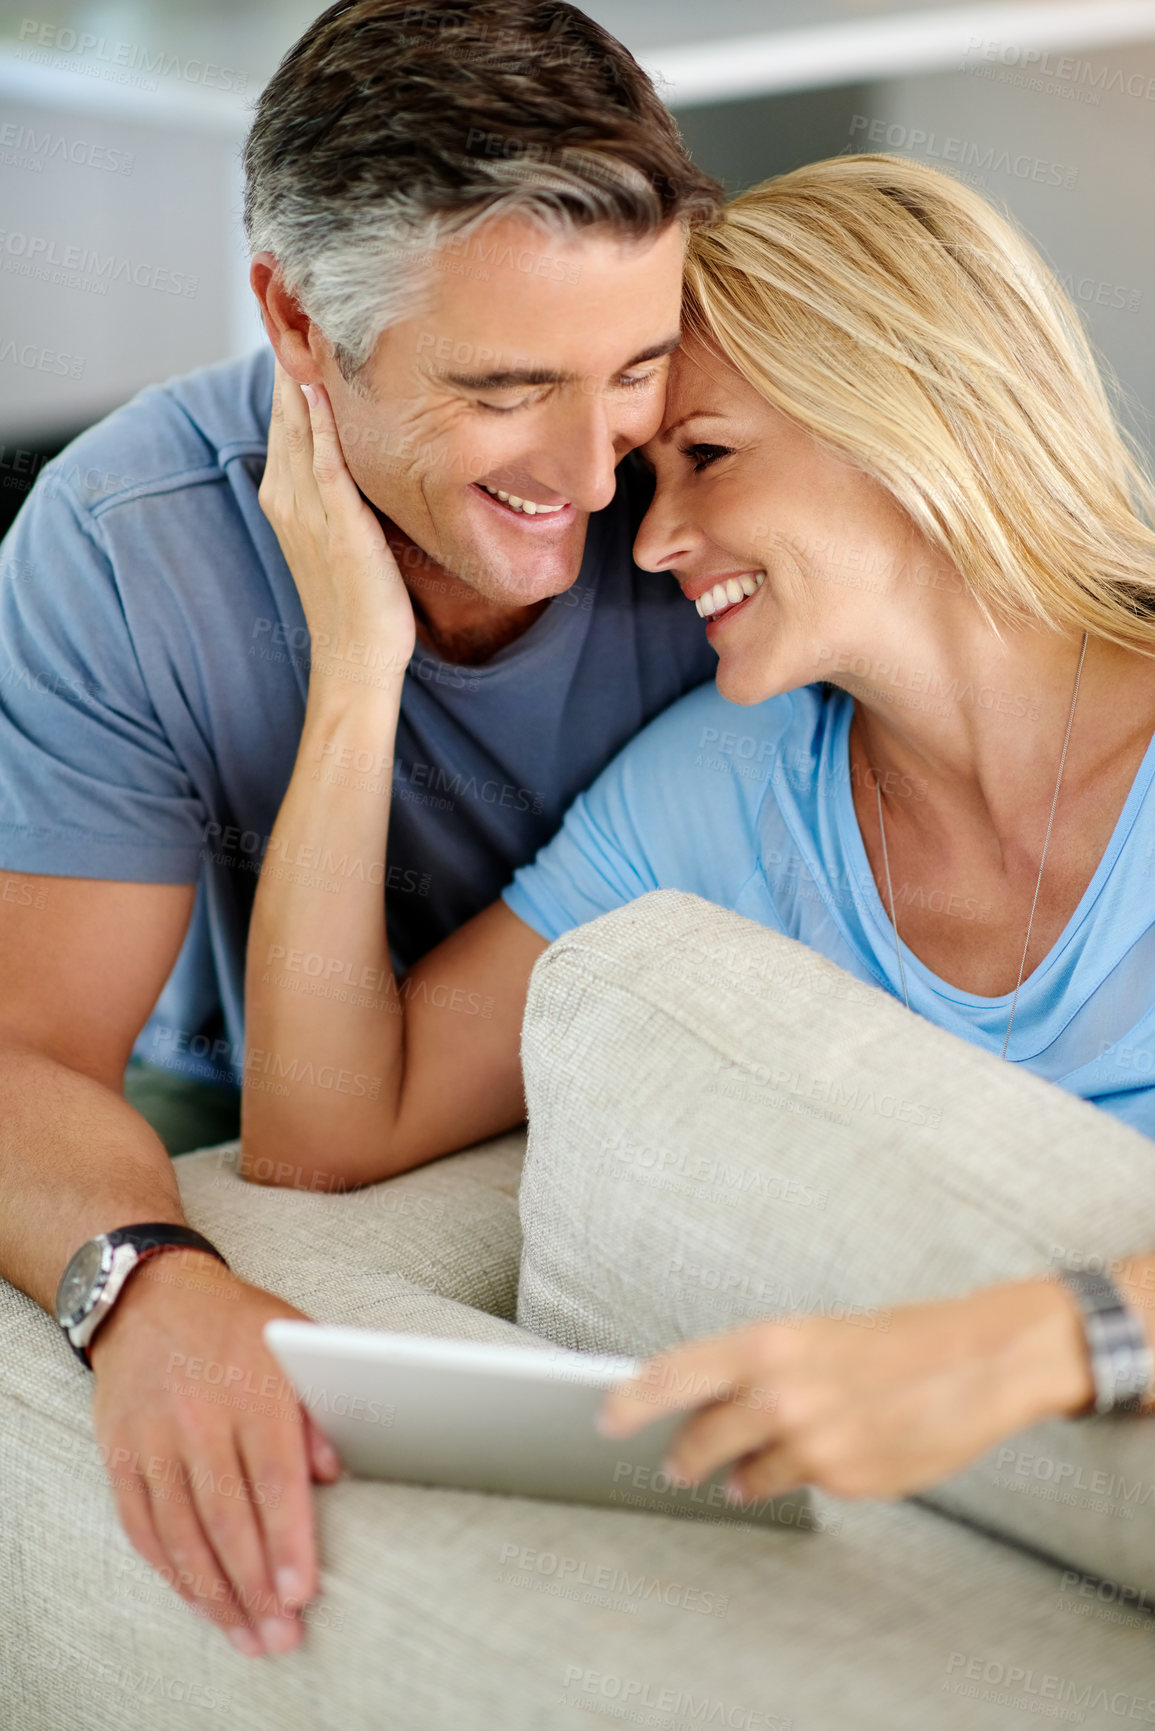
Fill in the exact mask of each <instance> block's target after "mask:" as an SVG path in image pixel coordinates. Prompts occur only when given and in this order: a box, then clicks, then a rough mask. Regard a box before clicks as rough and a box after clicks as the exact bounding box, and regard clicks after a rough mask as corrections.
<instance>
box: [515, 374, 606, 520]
mask: <svg viewBox="0 0 1155 1731" xmlns="http://www.w3.org/2000/svg"><path fill="white" fill-rule="evenodd" d="M551 433H552V437H551V439H550V448H549V464H548V479H549V482H550V484H551V485H552V486H554V487H556V488H557V491H558V492H559V493H561V494H563V495H564V496H565V498H567V499H570V500H572V502H573V503H574V504H575V505H576V506H577V507H578V509H579V510H581V511H604V510H605V508H606V506H607V505H608V504H610V502H611V501H612V499H613V496H614V493H615V492H616V490H617V474H616V471H617V466H618V463H619V461H620V460H621V457H622V456H623V455H624V450H625V447H623V448H622V449H619V448H618V446H617V445H616V444H615V437H614V427H613V424H612V421H611V418H610V414H609V412H608V410H607V406H606V404H605V402H604V401H603V400H602V398H601V397H600V396H585V395H580V396H576V395H575V396H570V397H569V398H568V400H567V401H566V402H565V403H564V405H559V413H558V416H557V419H556V421H555V423H554V426H553V428H552V429H551ZM533 470H534V473H535V474H537V475H538V476H540V478H541V479H542V480H545V479H547V471H546V469H545V468H544V467H543V466H542V465H541V464H540V463H534V465H533Z"/></svg>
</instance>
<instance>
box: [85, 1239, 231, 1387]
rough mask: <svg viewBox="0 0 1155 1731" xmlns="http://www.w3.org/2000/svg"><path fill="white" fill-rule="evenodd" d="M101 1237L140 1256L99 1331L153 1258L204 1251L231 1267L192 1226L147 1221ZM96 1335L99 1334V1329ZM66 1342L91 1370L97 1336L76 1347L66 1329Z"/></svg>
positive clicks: (101, 1323)
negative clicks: (144, 1264)
mask: <svg viewBox="0 0 1155 1731" xmlns="http://www.w3.org/2000/svg"><path fill="white" fill-rule="evenodd" d="M101 1236H102V1237H103V1238H104V1240H105V1242H106V1243H107V1244H108V1245H109V1246H110V1247H111V1248H112V1249H113V1250H114V1251H115V1250H118V1249H119V1248H120V1246H121V1245H123V1244H129V1245H132V1246H133V1248H134V1249H135V1250H136V1252H137V1257H136V1261H135V1262H134V1263H133V1265H132V1267H131V1268H130V1269H129V1271H128V1273H127V1274H126V1275H125V1277H124V1280H123V1281H122V1283H121V1285H120V1288H119V1290H118V1291H117V1293H116V1297H115V1298H114V1299H113V1300H112V1303H111V1305H110V1306H109V1308H108V1311H107V1313H106V1314H105V1315H104V1316H103V1317H102V1318H101V1320H100V1327H103V1325H104V1323H105V1322H106V1321H107V1320H108V1317H109V1316H111V1314H112V1311H113V1309H114V1308H115V1306H116V1302H117V1300H118V1299H119V1298H120V1295H121V1293H122V1292H123V1291H124V1288H125V1287H126V1286H127V1285H128V1283H129V1281H130V1280H131V1279H132V1277H133V1275H134V1274H135V1273H136V1271H137V1269H138V1268H139V1267H140V1265H141V1263H142V1262H147V1261H148V1260H149V1258H150V1257H153V1256H158V1255H159V1254H160V1253H161V1251H163V1250H201V1251H204V1252H206V1253H207V1254H208V1255H209V1256H215V1257H216V1259H217V1261H218V1262H221V1263H224V1266H225V1267H226V1268H227V1267H228V1263H227V1262H226V1261H225V1258H224V1256H223V1255H222V1254H221V1252H220V1251H219V1250H218V1249H217V1247H216V1245H215V1244H213V1243H211V1242H210V1240H209V1239H207V1238H205V1237H203V1236H202V1234H201V1233H199V1232H194V1231H193V1229H192V1227H191V1226H174V1225H173V1224H172V1223H171V1222H169V1221H166V1220H158V1221H148V1222H145V1223H144V1224H142V1225H133V1226H118V1227H116V1228H115V1230H114V1231H112V1232H105V1233H103V1234H102V1235H101ZM96 1332H99V1328H98V1329H97V1331H96ZM64 1338H65V1339H66V1340H67V1342H68V1344H69V1346H70V1347H71V1348H72V1350H73V1352H74V1353H75V1354H76V1356H77V1358H78V1359H79V1360H80V1362H81V1364H82V1365H84V1367H85V1369H86V1370H91V1369H92V1360H91V1358H90V1357H89V1356H88V1348H89V1346H90V1345H91V1343H92V1341H93V1340H94V1339H95V1338H96V1334H95V1333H94V1334H92V1335H91V1336H90V1337H89V1339H88V1340H87V1341H86V1342H85V1344H84V1345H83V1346H78V1345H77V1344H76V1342H75V1341H74V1340H73V1338H72V1334H71V1332H70V1331H69V1330H68V1329H67V1328H66V1329H65V1330H64Z"/></svg>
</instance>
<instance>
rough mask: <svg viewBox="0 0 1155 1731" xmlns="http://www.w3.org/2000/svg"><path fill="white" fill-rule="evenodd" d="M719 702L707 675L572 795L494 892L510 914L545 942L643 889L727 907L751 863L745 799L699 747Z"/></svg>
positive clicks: (738, 890)
mask: <svg viewBox="0 0 1155 1731" xmlns="http://www.w3.org/2000/svg"><path fill="white" fill-rule="evenodd" d="M723 703H724V700H723V699H722V698H720V697H718V695H717V692H716V691H715V689H714V687H713V684H712V683H711V684H710V685H709V686H706V687H700V688H699V689H698V690H697V691H693V692H690V693H689V694H688V696H686V697H683V698H681V699H680V700H679V701H678V702H677V703H674V704H671V706H670V708H669V709H667V710H665V711H664V712H663V713H662V714H661V715H659V716H658V717H657V718H656V719H655V720H654V721H652V722H651V723H650V725H649V726H648V727H646V728H643V730H642V732H641V733H639V734H638V735H637V737H636V738H635V739H632V740H631V741H630V742H629V744H628V745H626V746H625V747H624V748H623V750H622V751H620V752H619V753H618V755H617V757H615V758H614V759H613V760H612V761H611V762H610V763H609V764H608V765H607V767H606V768H605V769H604V770H603V771H602V773H601V774H600V775H599V776H598V778H597V780H596V781H595V782H594V783H593V785H592V786H591V787H590V788H589V789H588V790H587V791H586V792H585V793H582V794H579V795H578V797H577V799H576V800H575V801H574V803H573V804H572V805H571V807H570V809H569V811H568V812H567V813H566V817H565V821H564V823H563V824H562V826H561V828H560V829H559V830H558V832H557V834H556V835H555V836H554V837H553V839H552V840H551V841H549V842H547V843H546V845H545V847H544V848H542V849H541V851H540V852H539V853H538V855H537V857H536V859H534V860H533V861H532V863H531V864H529V865H525V866H522V867H521V869H520V870H519V871H517V872H516V873H515V874H514V877H513V881H512V883H510V884H509V885H508V886H507V887H506V889H505V890H503V892H502V899H503V901H504V902H505V903H506V905H507V906H508V907H510V908H511V909H512V910H513V912H514V913H515V914H517V916H518V918H519V919H523V920H524V921H525V923H526V924H527V925H528V926H532V928H533V930H534V931H536V932H537V933H538V934H539V935H540V936H541V937H544V938H546V939H548V940H549V942H551V943H552V942H553V940H554V939H555V938H558V937H560V936H561V935H562V933H563V932H567V931H569V930H570V929H571V928H572V927H574V926H579V925H584V924H585V923H586V921H587V920H592V919H596V918H597V917H598V915H599V914H605V913H609V912H610V910H611V909H612V908H618V907H622V906H623V905H624V904H625V903H626V902H630V901H634V900H635V899H636V898H637V897H638V896H641V895H645V894H646V892H647V891H648V890H656V889H682V890H688V891H690V892H691V893H692V894H694V895H700V896H703V897H705V898H706V899H707V900H709V901H714V902H717V903H719V905H721V906H724V907H732V906H734V904H735V901H736V900H737V897H738V895H739V893H740V890H741V887H742V885H743V883H744V882H745V880H746V879H747V878H748V877H749V875H750V872H751V870H752V868H753V864H754V855H753V850H752V845H751V842H750V839H749V838H750V823H749V810H748V806H749V801H748V798H747V795H746V791H745V789H744V788H743V787H742V786H741V784H740V783H739V782H738V781H737V780H736V779H735V778H733V777H730V776H727V775H725V774H719V773H718V772H717V771H716V770H715V769H712V768H709V767H704V757H703V752H702V749H701V739H702V737H703V736H704V735H706V734H709V732H710V731H711V729H710V726H709V721H710V718H711V717H712V716H713V715H714V714H715V713H716V709H717V706H718V705H720V704H723ZM726 707H727V708H729V707H730V706H728V705H727V706H726ZM714 733H715V737H716V733H717V730H716V729H715V730H714Z"/></svg>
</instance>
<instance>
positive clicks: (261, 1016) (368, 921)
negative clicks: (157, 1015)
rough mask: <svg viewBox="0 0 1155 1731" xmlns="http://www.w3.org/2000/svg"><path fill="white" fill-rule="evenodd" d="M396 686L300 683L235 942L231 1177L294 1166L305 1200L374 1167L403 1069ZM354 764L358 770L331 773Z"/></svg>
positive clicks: (317, 677)
mask: <svg viewBox="0 0 1155 1731" xmlns="http://www.w3.org/2000/svg"><path fill="white" fill-rule="evenodd" d="M402 677H403V676H402V674H401V673H400V672H392V673H390V674H387V675H383V676H381V678H382V681H383V683H382V684H381V685H380V686H375V685H369V684H365V685H346V684H344V683H338V682H337V681H336V679H334V678H331V677H329V676H328V675H327V674H326V670H325V666H324V664H323V663H315V664H314V667H313V671H312V674H311V677H310V685H309V700H308V705H307V708H306V713H305V725H304V728H303V730H302V734H301V741H300V746H299V749H298V753H297V760H296V763H295V765H294V769H293V775H292V778H291V780H290V783H289V787H288V789H287V791H286V794H285V798H284V801H283V803H282V805H281V809H280V812H279V813H278V815H277V821H276V824H275V825H274V827H273V832H272V836H271V839H270V842H269V846H268V849H267V850H266V854H265V861H264V864H263V866H262V870H261V875H260V879H259V881H258V885H257V894H256V900H255V903H254V907H253V915H252V922H251V925H250V928H249V943H248V955H247V962H246V981H245V1046H246V1061H245V1087H244V1101H243V1171H244V1173H245V1175H246V1176H247V1177H250V1178H255V1179H257V1180H258V1181H260V1180H262V1179H264V1180H266V1181H268V1180H272V1181H280V1182H283V1181H284V1178H283V1172H284V1169H285V1167H286V1164H287V1165H288V1167H289V1168H293V1167H294V1165H295V1164H298V1163H301V1162H304V1163H306V1164H307V1166H308V1169H309V1172H310V1179H311V1183H312V1186H313V1187H314V1188H342V1187H343V1185H344V1182H345V1179H346V1176H347V1175H348V1174H349V1173H350V1172H363V1171H366V1170H369V1169H372V1170H374V1171H375V1172H376V1174H377V1175H381V1174H382V1173H383V1172H384V1170H385V1169H387V1153H388V1141H389V1134H390V1129H391V1127H392V1125H393V1123H394V1121H395V1118H396V1111H397V1105H398V1101H399V1096H400V1087H401V1077H402V1071H403V1033H402V1027H403V1016H402V1013H401V1012H402V1005H401V1000H400V997H399V994H398V991H397V985H396V981H395V979H394V976H393V970H392V966H391V962H390V956H389V944H388V939H387V935H386V918H385V906H386V889H385V855H386V844H387V840H388V833H389V812H390V804H391V790H392V780H393V750H394V744H395V740H396V733H397V722H398V716H399V713H400V703H401V686H402ZM367 751H368V752H369V753H370V754H371V758H372V769H371V771H369V772H367V773H362V772H361V771H357V770H352V769H349V768H348V767H345V766H347V765H349V764H350V763H356V762H358V761H360V762H362V763H363V762H364V761H365V755H364V754H365V753H366V752H367ZM304 861H308V862H309V863H308V865H305V864H303V863H300V862H304ZM290 862H292V863H290ZM322 1150H323V1151H324V1153H325V1156H326V1157H327V1158H328V1161H329V1164H328V1166H326V1159H325V1158H321V1156H320V1153H319V1151H322ZM278 1168H280V1169H281V1173H282V1176H281V1178H280V1179H278V1178H277V1176H276V1174H277V1169H278Z"/></svg>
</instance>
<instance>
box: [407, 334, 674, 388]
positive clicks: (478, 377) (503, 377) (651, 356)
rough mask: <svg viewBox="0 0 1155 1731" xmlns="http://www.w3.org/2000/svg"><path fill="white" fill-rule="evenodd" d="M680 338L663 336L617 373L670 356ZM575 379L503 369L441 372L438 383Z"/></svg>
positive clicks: (506, 384)
mask: <svg viewBox="0 0 1155 1731" xmlns="http://www.w3.org/2000/svg"><path fill="white" fill-rule="evenodd" d="M681 340H682V338H681V334H680V333H679V334H678V335H676V336H672V337H667V338H666V340H665V341H664V342H661V343H654V344H653V345H652V347H650V348H648V349H643V350H642V352H641V354H640V355H635V356H634V357H633V359H632V360H629V361H627V362H626V363H625V365H624V366H622V367H619V368H618V371H619V372H622V373H628V372H629V370H630V368H631V367H640V366H641V365H642V364H643V362H645V361H656V360H658V359H659V358H660V357H661V356H662V355H672V354H673V352H674V350H675V349H676V348H677V347H678V345H679V344H680V342H681ZM578 377H579V374H577V373H566V372H559V371H557V370H555V369H553V368H550V367H503V368H502V369H501V370H500V371H498V372H492V373H442V374H441V375H440V380H441V383H443V384H447V385H457V386H459V387H460V388H461V389H462V390H465V391H505V390H513V389H516V388H517V387H518V386H526V385H567V384H572V383H573V382H574V380H575V379H577V378H578Z"/></svg>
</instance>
